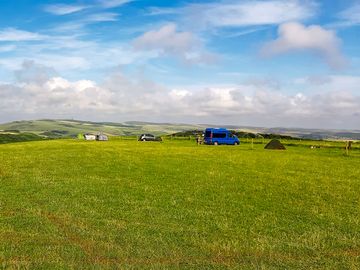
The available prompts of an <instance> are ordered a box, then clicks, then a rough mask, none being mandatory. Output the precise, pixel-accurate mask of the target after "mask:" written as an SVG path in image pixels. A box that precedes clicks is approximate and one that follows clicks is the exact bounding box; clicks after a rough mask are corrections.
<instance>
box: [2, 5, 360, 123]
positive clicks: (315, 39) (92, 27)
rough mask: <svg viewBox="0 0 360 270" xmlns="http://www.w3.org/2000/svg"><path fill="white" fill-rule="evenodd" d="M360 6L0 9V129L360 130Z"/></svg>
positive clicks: (89, 6)
mask: <svg viewBox="0 0 360 270" xmlns="http://www.w3.org/2000/svg"><path fill="white" fill-rule="evenodd" d="M359 42H360V0H322V1H320V0H286V1H285V0H252V1H250V0H220V1H219V0H218V1H215V0H214V1H201V0H198V1H195V0H181V1H177V0H173V1H165V0H162V1H160V0H88V1H84V0H78V1H70V0H59V1H56V0H55V1H44V0H18V1H8V0H0V122H2V123H3V122H8V121H14V120H23V119H44V118H46V119H49V118H54V119H81V120H91V121H114V122H124V121H129V120H139V121H151V122H172V123H199V124H200V123H201V124H203V123H207V124H213V125H217V126H221V125H227V124H233V125H244V126H264V127H303V128H331V129H360V49H359V45H360V44H359Z"/></svg>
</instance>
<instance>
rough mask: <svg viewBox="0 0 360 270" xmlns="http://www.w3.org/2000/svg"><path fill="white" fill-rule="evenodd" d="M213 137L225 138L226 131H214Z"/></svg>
mask: <svg viewBox="0 0 360 270" xmlns="http://www.w3.org/2000/svg"><path fill="white" fill-rule="evenodd" d="M213 135H214V138H226V133H214V134H213Z"/></svg>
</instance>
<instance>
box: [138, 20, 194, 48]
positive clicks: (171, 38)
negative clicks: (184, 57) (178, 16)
mask: <svg viewBox="0 0 360 270" xmlns="http://www.w3.org/2000/svg"><path fill="white" fill-rule="evenodd" d="M176 28H177V26H176V25H175V24H167V25H165V26H163V27H161V28H160V29H158V30H154V31H149V32H146V33H145V34H143V35H142V36H140V37H138V38H137V39H136V40H135V41H134V47H135V48H136V49H143V50H159V51H161V52H163V53H165V54H178V53H181V54H184V53H186V52H188V51H191V50H192V49H193V48H194V47H195V46H197V45H198V43H199V41H198V40H197V38H196V37H195V36H194V35H193V34H192V33H190V32H180V31H177V29H176Z"/></svg>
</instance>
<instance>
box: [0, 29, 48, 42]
mask: <svg viewBox="0 0 360 270" xmlns="http://www.w3.org/2000/svg"><path fill="white" fill-rule="evenodd" d="M45 38H47V37H46V36H44V35H40V34H38V33H33V32H28V31H23V30H18V29H16V28H5V29H3V30H0V41H32V40H43V39H45Z"/></svg>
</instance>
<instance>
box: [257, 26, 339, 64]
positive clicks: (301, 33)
mask: <svg viewBox="0 0 360 270" xmlns="http://www.w3.org/2000/svg"><path fill="white" fill-rule="evenodd" d="M278 35H279V36H278V38H277V39H276V40H274V41H272V42H269V43H268V44H266V45H265V46H264V48H263V49H262V54H263V55H265V56H275V55H279V54H284V53H289V52H298V51H310V52H313V53H315V54H317V55H319V56H321V57H322V58H323V59H324V60H325V61H326V63H327V64H328V65H329V66H330V67H332V68H342V67H344V66H345V65H346V59H345V57H344V56H343V55H342V53H341V51H340V45H341V40H340V39H339V38H338V37H337V36H336V34H335V32H334V31H331V30H326V29H324V28H322V27H321V26H318V25H311V26H308V27H306V26H304V25H302V24H300V23H296V22H290V23H284V24H282V25H280V27H279V30H278Z"/></svg>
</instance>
